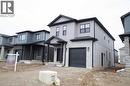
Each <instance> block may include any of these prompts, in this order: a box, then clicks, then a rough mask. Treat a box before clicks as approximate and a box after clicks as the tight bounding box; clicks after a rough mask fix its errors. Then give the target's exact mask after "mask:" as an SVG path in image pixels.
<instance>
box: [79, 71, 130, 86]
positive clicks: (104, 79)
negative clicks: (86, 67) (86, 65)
mask: <svg viewBox="0 0 130 86" xmlns="http://www.w3.org/2000/svg"><path fill="white" fill-rule="evenodd" d="M115 69H117V68H115ZM115 69H107V70H104V71H91V72H88V73H86V75H85V76H84V78H83V80H82V82H81V86H130V69H128V70H127V71H124V72H121V73H120V74H119V73H116V72H115Z"/></svg>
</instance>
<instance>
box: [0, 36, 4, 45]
mask: <svg viewBox="0 0 130 86" xmlns="http://www.w3.org/2000/svg"><path fill="white" fill-rule="evenodd" d="M2 40H3V37H1V36H0V45H1V44H2Z"/></svg>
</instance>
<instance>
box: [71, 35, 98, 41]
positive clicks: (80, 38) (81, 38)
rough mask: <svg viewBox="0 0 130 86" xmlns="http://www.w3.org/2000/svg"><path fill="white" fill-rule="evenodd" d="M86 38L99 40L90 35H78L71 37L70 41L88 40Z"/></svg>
mask: <svg viewBox="0 0 130 86" xmlns="http://www.w3.org/2000/svg"><path fill="white" fill-rule="evenodd" d="M86 40H92V41H97V39H96V38H94V37H90V36H84V37H76V38H74V39H71V40H70V41H72V42H74V41H86Z"/></svg>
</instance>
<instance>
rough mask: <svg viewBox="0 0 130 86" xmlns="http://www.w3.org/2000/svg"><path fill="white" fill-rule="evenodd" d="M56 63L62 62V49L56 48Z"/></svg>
mask: <svg viewBox="0 0 130 86" xmlns="http://www.w3.org/2000/svg"><path fill="white" fill-rule="evenodd" d="M57 61H58V62H62V49H61V48H57Z"/></svg>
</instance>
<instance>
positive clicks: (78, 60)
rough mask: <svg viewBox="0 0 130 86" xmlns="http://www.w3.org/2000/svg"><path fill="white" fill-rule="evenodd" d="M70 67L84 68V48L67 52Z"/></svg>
mask: <svg viewBox="0 0 130 86" xmlns="http://www.w3.org/2000/svg"><path fill="white" fill-rule="evenodd" d="M69 58H70V59H69V60H70V61H69V65H70V66H71V67H86V48H72V49H70V52H69Z"/></svg>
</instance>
